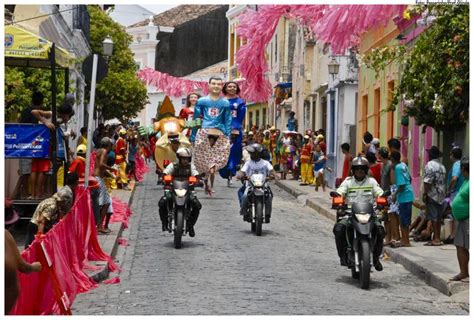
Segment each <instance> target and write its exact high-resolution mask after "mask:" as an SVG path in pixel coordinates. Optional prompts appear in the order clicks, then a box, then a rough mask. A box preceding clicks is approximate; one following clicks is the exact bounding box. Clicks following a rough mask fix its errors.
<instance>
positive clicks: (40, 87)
mask: <svg viewBox="0 0 474 320" xmlns="http://www.w3.org/2000/svg"><path fill="white" fill-rule="evenodd" d="M56 86H57V94H56V101H57V103H56V104H57V106H59V103H58V102H59V101H62V99H63V98H64V72H63V71H62V70H60V69H56ZM4 90H5V121H8V122H16V121H18V119H19V117H20V114H21V111H22V110H23V109H24V108H26V107H28V106H30V105H31V96H32V94H33V92H35V91H38V92H41V93H42V94H43V95H44V103H43V105H44V106H45V107H46V109H50V106H51V71H50V70H49V69H38V68H23V67H8V66H7V67H5V87H4Z"/></svg>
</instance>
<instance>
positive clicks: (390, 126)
mask: <svg viewBox="0 0 474 320" xmlns="http://www.w3.org/2000/svg"><path fill="white" fill-rule="evenodd" d="M387 86H388V88H387V89H388V93H387V108H388V107H390V105H391V104H392V101H393V92H394V91H395V82H394V81H393V80H392V81H390V82H389V83H388V85H387ZM391 138H393V111H390V112H387V140H388V139H391Z"/></svg>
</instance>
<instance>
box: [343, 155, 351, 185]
mask: <svg viewBox="0 0 474 320" xmlns="http://www.w3.org/2000/svg"><path fill="white" fill-rule="evenodd" d="M351 160H352V156H351V155H350V154H346V155H345V156H344V165H343V167H342V177H341V178H342V181H344V180H346V178H347V177H348V176H349V171H350V170H351Z"/></svg>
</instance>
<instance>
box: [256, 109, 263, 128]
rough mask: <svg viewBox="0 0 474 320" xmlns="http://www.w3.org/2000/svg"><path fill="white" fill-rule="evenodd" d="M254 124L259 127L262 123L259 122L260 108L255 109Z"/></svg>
mask: <svg viewBox="0 0 474 320" xmlns="http://www.w3.org/2000/svg"><path fill="white" fill-rule="evenodd" d="M255 124H256V125H257V127H258V128H260V127H261V125H262V124H261V123H260V110H256V111H255Z"/></svg>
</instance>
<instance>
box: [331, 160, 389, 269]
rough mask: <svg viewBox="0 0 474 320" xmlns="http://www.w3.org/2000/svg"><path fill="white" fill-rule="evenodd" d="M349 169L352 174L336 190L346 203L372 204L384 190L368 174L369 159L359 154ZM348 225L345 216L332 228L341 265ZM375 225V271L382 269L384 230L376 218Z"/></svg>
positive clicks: (345, 263) (345, 264)
mask: <svg viewBox="0 0 474 320" xmlns="http://www.w3.org/2000/svg"><path fill="white" fill-rule="evenodd" d="M351 170H352V176H350V177H347V178H346V179H345V180H344V181H343V182H342V183H341V185H340V186H339V188H338V189H337V190H336V192H337V193H338V194H340V195H341V196H343V197H344V198H345V201H346V203H347V204H351V203H354V202H369V203H371V204H373V203H374V202H375V199H376V197H380V196H382V194H383V193H384V192H383V190H382V188H380V186H379V185H378V183H377V181H376V180H375V179H374V178H372V177H369V176H368V171H369V161H367V159H366V158H364V157H361V156H359V157H356V158H354V159H353V160H352V167H351ZM349 225H350V221H349V219H348V218H347V217H346V218H343V219H340V220H339V221H338V222H336V224H335V225H334V229H333V232H334V236H335V240H336V246H337V253H338V255H339V258H340V259H341V265H342V266H347V260H346V254H345V252H346V250H347V246H348V244H347V241H346V228H347V226H349ZM375 226H376V228H375V232H376V242H375V245H374V252H373V261H374V268H375V270H377V271H382V270H383V266H382V263H381V262H380V259H379V257H380V255H381V254H382V251H383V239H384V236H385V230H384V228H383V226H382V225H381V224H380V222H379V221H378V220H377V219H376V220H375Z"/></svg>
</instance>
